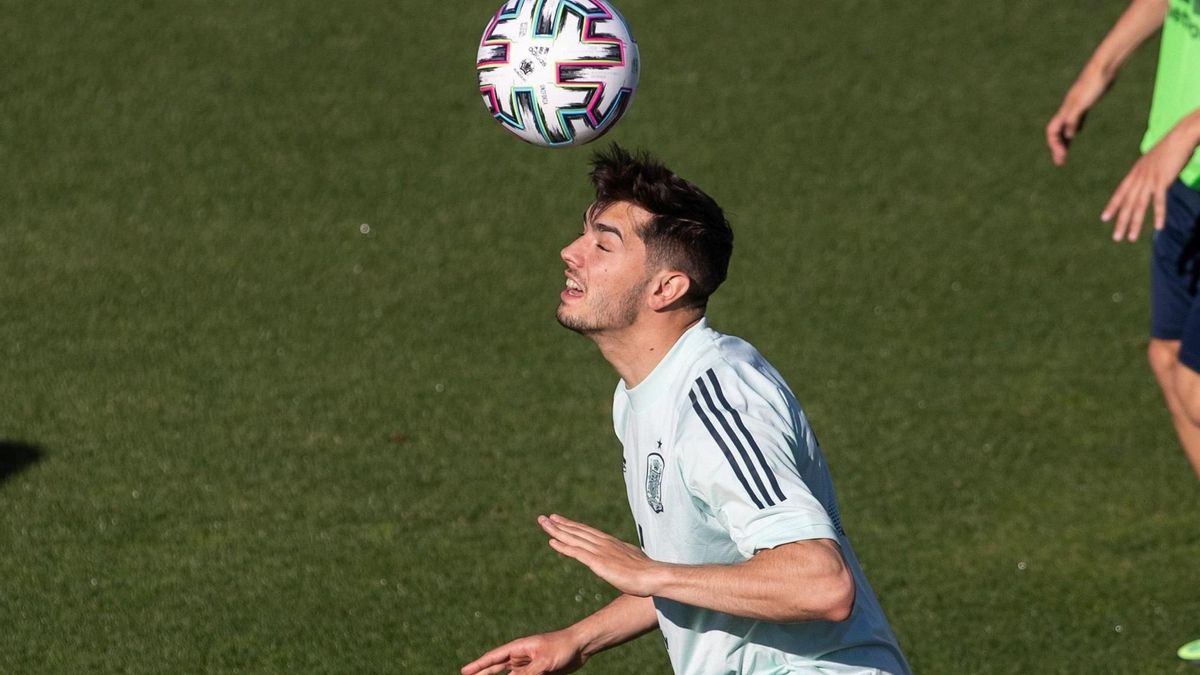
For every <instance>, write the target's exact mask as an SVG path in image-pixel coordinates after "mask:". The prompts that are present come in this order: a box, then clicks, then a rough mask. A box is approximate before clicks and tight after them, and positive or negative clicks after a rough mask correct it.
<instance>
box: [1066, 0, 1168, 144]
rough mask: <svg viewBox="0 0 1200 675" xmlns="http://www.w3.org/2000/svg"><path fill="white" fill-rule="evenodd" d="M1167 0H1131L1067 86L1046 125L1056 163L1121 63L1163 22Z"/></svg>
mask: <svg viewBox="0 0 1200 675" xmlns="http://www.w3.org/2000/svg"><path fill="white" fill-rule="evenodd" d="M1167 2H1168V0H1133V2H1131V3H1130V4H1129V7H1128V8H1126V10H1125V12H1124V13H1123V14H1122V15H1121V17H1120V18H1119V19H1117V22H1116V24H1114V25H1113V27H1112V29H1111V30H1110V31H1109V32H1108V34H1107V35H1106V36H1104V39H1103V40H1101V42H1100V45H1099V46H1098V47H1096V51H1095V52H1093V53H1092V57H1091V58H1090V59H1088V62H1087V65H1085V66H1084V67H1083V70H1082V71H1081V72H1080V73H1079V77H1077V78H1076V79H1075V83H1074V84H1072V85H1071V88H1070V89H1069V90H1067V95H1066V96H1065V97H1064V98H1063V102H1062V105H1060V106H1059V108H1058V111H1057V112H1056V113H1055V114H1054V117H1052V118H1051V119H1050V122H1049V123H1048V124H1047V125H1046V144H1047V145H1048V146H1049V147H1050V153H1051V156H1052V158H1053V159H1054V163H1055V164H1062V163H1063V162H1065V161H1066V159H1067V146H1068V145H1069V144H1070V142H1071V139H1073V138H1074V136H1075V133H1076V132H1077V131H1078V130H1079V127H1080V125H1081V123H1082V121H1083V116H1084V115H1085V114H1086V113H1087V111H1088V110H1089V109H1091V107H1092V106H1093V105H1095V104H1096V101H1098V100H1099V99H1100V97H1101V96H1102V95H1103V94H1104V91H1105V90H1106V89H1108V86H1109V85H1110V84H1112V81H1113V78H1115V77H1116V76H1117V71H1119V70H1120V69H1121V65H1122V64H1124V63H1125V61H1126V60H1127V59H1128V58H1129V56H1130V54H1132V53H1133V52H1134V50H1136V49H1137V48H1138V46H1139V45H1141V44H1142V43H1143V42H1145V41H1146V38H1148V37H1150V36H1151V35H1153V34H1154V31H1156V30H1158V29H1159V27H1160V26H1162V23H1163V19H1164V18H1165V17H1166V15H1167V7H1168V5H1167Z"/></svg>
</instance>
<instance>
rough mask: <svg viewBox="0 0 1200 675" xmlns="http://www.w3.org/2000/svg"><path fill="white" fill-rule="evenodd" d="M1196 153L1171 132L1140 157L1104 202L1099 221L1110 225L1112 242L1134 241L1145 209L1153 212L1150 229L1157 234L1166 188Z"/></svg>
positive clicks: (1163, 213) (1162, 218)
mask: <svg viewBox="0 0 1200 675" xmlns="http://www.w3.org/2000/svg"><path fill="white" fill-rule="evenodd" d="M1195 149H1196V146H1195V144H1194V143H1191V142H1190V141H1189V140H1188V139H1187V138H1186V137H1184V136H1183V135H1182V134H1179V133H1176V132H1174V131H1173V132H1171V133H1169V134H1167V135H1166V136H1164V137H1163V138H1162V140H1160V141H1159V142H1158V143H1157V144H1156V145H1155V146H1154V147H1153V148H1151V149H1150V151H1149V152H1147V153H1146V154H1144V155H1142V157H1141V159H1139V160H1138V161H1137V162H1136V163H1135V164H1134V165H1133V168H1132V169H1130V170H1129V173H1128V174H1126V176H1125V179H1124V180H1122V181H1121V183H1120V185H1118V186H1117V189H1116V191H1115V192H1113V195H1112V197H1111V198H1109V200H1108V204H1107V205H1106V206H1105V207H1104V211H1103V212H1102V213H1101V214H1100V220H1102V221H1104V222H1106V223H1107V222H1108V221H1110V220H1112V219H1113V217H1114V216H1115V217H1116V222H1115V223H1114V224H1113V234H1112V237H1113V241H1121V240H1122V239H1128V240H1129V241H1137V238H1138V234H1139V233H1140V232H1141V230H1142V222H1143V221H1144V220H1145V217H1146V211H1147V209H1151V208H1152V209H1153V214H1154V229H1156V230H1161V229H1162V228H1163V225H1164V224H1165V223H1166V217H1167V188H1169V187H1171V183H1172V182H1174V180H1175V177H1176V176H1178V175H1179V172H1180V171H1182V170H1183V166H1184V165H1185V164H1187V161H1188V158H1189V157H1191V155H1192V152H1193V151H1194V150H1195Z"/></svg>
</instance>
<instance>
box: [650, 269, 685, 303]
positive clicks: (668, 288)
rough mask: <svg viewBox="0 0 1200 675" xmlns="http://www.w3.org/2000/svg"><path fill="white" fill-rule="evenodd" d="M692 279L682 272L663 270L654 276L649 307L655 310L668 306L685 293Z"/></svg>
mask: <svg viewBox="0 0 1200 675" xmlns="http://www.w3.org/2000/svg"><path fill="white" fill-rule="evenodd" d="M691 287H692V280H691V279H689V278H688V276H687V275H686V274H684V273H683V272H679V271H676V270H663V271H662V272H659V273H658V274H657V275H656V276H655V277H654V281H653V284H652V287H651V288H652V292H651V293H650V309H653V310H654V311H656V312H659V311H662V310H664V309H667V308H669V307H670V306H671V305H674V304H675V303H676V302H678V301H679V299H680V298H682V297H683V296H685V295H687V292H688V289H689V288H691Z"/></svg>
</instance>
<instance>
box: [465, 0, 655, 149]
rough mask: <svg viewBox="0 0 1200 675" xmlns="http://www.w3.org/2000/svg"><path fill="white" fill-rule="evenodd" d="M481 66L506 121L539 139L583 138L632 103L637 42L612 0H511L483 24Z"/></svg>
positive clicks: (556, 142)
mask: <svg viewBox="0 0 1200 675" xmlns="http://www.w3.org/2000/svg"><path fill="white" fill-rule="evenodd" d="M476 68H477V70H478V72H479V93H481V94H482V95H483V103H484V105H486V106H487V108H488V111H489V112H491V113H492V117H495V118H496V121H498V122H500V124H501V125H502V126H503V127H504V128H505V129H508V130H509V131H511V132H512V133H514V134H516V135H517V136H518V137H520V138H521V140H524V141H527V142H529V143H533V144H534V145H543V146H550V147H562V146H570V145H582V144H584V143H587V142H589V141H593V140H595V139H597V138H599V137H600V136H601V135H603V134H604V132H606V131H608V130H609V129H611V128H612V126H613V125H614V124H616V122H617V120H619V119H620V118H621V115H623V114H624V113H625V111H626V110H627V109H628V108H629V103H630V102H631V101H632V100H633V94H634V92H635V91H636V90H637V81H638V70H639V62H638V47H637V42H635V41H634V39H633V35H632V34H631V33H630V32H629V26H628V25H627V24H626V23H625V19H624V18H623V17H622V16H621V15H620V13H618V12H617V10H616V9H615V8H614V7H613V6H612V4H611V3H609V2H608V1H607V0H508V2H505V3H504V5H503V6H501V7H500V10H499V11H497V12H496V15H495V16H494V17H492V20H491V21H490V22H489V23H488V25H487V28H486V29H485V30H484V31H483V38H482V39H481V40H480V41H479V57H478V59H477V61H476Z"/></svg>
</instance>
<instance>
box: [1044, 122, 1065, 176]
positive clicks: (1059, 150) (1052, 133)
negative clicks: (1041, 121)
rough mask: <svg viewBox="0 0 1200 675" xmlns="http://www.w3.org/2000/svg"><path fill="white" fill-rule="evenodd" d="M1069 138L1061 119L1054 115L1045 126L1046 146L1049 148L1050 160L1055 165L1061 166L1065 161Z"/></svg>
mask: <svg viewBox="0 0 1200 675" xmlns="http://www.w3.org/2000/svg"><path fill="white" fill-rule="evenodd" d="M1069 138H1070V136H1068V135H1067V133H1066V130H1065V125H1064V122H1063V120H1062V118H1061V117H1060V116H1059V115H1055V116H1054V118H1053V119H1051V120H1050V123H1049V124H1047V125H1046V145H1047V146H1049V147H1050V158H1051V159H1052V160H1053V161H1054V163H1055V164H1058V165H1062V163H1063V161H1064V160H1065V159H1066V156H1067V140H1068V139H1069Z"/></svg>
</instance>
